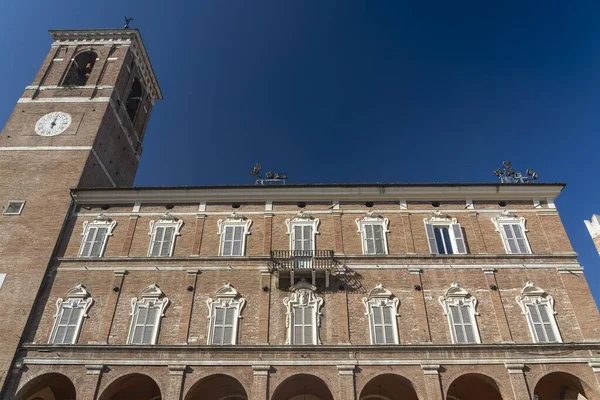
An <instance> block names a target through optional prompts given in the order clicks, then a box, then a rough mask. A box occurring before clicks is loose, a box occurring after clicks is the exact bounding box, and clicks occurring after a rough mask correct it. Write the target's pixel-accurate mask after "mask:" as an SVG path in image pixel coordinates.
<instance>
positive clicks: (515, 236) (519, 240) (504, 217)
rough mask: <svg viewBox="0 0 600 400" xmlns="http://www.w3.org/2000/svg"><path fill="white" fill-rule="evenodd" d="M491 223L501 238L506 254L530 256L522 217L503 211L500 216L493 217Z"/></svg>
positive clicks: (524, 222)
mask: <svg viewBox="0 0 600 400" xmlns="http://www.w3.org/2000/svg"><path fill="white" fill-rule="evenodd" d="M492 222H493V223H494V226H495V227H496V232H499V233H500V236H501V237H502V242H503V243H504V248H505V249H506V253H507V254H531V247H530V246H529V240H528V239H527V231H528V230H527V225H526V220H525V218H524V217H517V216H516V215H515V214H514V213H512V212H510V211H508V210H504V211H503V212H502V214H500V215H498V216H496V217H493V218H492ZM519 236H520V237H519Z"/></svg>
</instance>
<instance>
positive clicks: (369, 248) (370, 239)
mask: <svg viewBox="0 0 600 400" xmlns="http://www.w3.org/2000/svg"><path fill="white" fill-rule="evenodd" d="M373 228H374V226H373V225H371V224H368V225H365V226H364V230H365V251H366V254H375V238H374V235H373Z"/></svg>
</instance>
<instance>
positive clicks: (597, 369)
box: [589, 359, 600, 392]
mask: <svg viewBox="0 0 600 400" xmlns="http://www.w3.org/2000/svg"><path fill="white" fill-rule="evenodd" d="M589 364H590V367H592V370H593V371H594V375H596V384H597V385H596V390H598V391H599V392H600V359H599V360H594V361H590V362H589Z"/></svg>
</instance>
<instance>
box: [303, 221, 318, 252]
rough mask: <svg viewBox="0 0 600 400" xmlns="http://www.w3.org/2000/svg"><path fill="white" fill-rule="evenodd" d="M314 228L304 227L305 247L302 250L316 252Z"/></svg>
mask: <svg viewBox="0 0 600 400" xmlns="http://www.w3.org/2000/svg"><path fill="white" fill-rule="evenodd" d="M312 229H313V227H312V226H309V225H305V226H304V247H303V248H302V250H314V248H315V246H314V243H313V239H314V238H313V232H312Z"/></svg>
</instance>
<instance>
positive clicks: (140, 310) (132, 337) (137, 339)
mask: <svg viewBox="0 0 600 400" xmlns="http://www.w3.org/2000/svg"><path fill="white" fill-rule="evenodd" d="M141 297H142V298H141V300H138V299H137V298H133V299H131V327H130V329H129V339H128V341H127V343H128V344H156V342H157V339H158V331H159V329H160V320H161V318H162V317H164V315H165V314H164V311H165V308H166V307H167V305H168V304H169V299H168V298H166V297H165V296H164V293H163V291H162V290H160V288H159V287H158V286H157V285H156V284H154V283H153V284H151V285H150V286H148V287H147V288H146V289H144V290H142V293H141Z"/></svg>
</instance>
